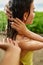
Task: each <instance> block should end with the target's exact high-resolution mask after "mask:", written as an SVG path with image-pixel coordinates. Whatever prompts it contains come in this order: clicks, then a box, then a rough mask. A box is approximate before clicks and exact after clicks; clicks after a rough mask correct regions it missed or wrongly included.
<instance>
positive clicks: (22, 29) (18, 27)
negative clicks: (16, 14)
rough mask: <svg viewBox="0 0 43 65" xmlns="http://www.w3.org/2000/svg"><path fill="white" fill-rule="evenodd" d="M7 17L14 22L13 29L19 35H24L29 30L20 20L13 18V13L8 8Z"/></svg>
mask: <svg viewBox="0 0 43 65" xmlns="http://www.w3.org/2000/svg"><path fill="white" fill-rule="evenodd" d="M6 15H7V17H8V19H9V20H11V21H12V22H11V27H12V28H14V29H16V30H17V31H18V33H19V34H22V35H24V34H25V32H26V30H27V28H26V25H25V24H24V23H23V22H22V21H21V20H20V19H18V18H13V17H12V12H11V11H10V10H9V8H8V7H6Z"/></svg>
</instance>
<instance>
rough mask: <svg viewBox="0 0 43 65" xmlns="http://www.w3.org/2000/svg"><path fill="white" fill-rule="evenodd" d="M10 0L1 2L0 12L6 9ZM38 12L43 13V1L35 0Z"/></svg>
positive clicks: (1, 0)
mask: <svg viewBox="0 0 43 65" xmlns="http://www.w3.org/2000/svg"><path fill="white" fill-rule="evenodd" d="M8 1H9V0H0V10H3V9H4V6H5V4H6V3H8ZM34 3H35V8H36V11H43V0H34Z"/></svg>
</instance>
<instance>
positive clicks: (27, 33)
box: [24, 30, 43, 42]
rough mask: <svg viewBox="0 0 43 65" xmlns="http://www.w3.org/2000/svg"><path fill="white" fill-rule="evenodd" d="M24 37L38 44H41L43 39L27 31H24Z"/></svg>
mask: <svg viewBox="0 0 43 65" xmlns="http://www.w3.org/2000/svg"><path fill="white" fill-rule="evenodd" d="M24 34H25V36H26V37H28V38H30V39H33V40H36V41H40V42H43V37H42V36H40V35H38V34H36V33H33V32H31V31H29V30H27V31H26V33H24Z"/></svg>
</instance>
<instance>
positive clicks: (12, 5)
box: [7, 0, 33, 39]
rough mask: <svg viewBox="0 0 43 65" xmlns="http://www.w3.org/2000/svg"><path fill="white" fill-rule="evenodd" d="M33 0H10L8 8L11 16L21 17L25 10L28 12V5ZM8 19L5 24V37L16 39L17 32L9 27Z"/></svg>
mask: <svg viewBox="0 0 43 65" xmlns="http://www.w3.org/2000/svg"><path fill="white" fill-rule="evenodd" d="M32 2H33V0H10V1H9V9H10V10H11V11H12V16H13V18H16V17H17V18H19V19H21V20H22V19H23V14H24V13H25V12H29V13H30V6H31V3H32ZM10 22H11V21H10V20H8V26H7V37H9V38H11V39H16V35H17V34H18V32H17V31H16V30H15V29H13V28H12V27H11V24H10Z"/></svg>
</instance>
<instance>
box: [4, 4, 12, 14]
mask: <svg viewBox="0 0 43 65" xmlns="http://www.w3.org/2000/svg"><path fill="white" fill-rule="evenodd" d="M5 10H6V12H8V13H9V14H12V12H11V11H10V10H9V6H8V5H6V7H5Z"/></svg>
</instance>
